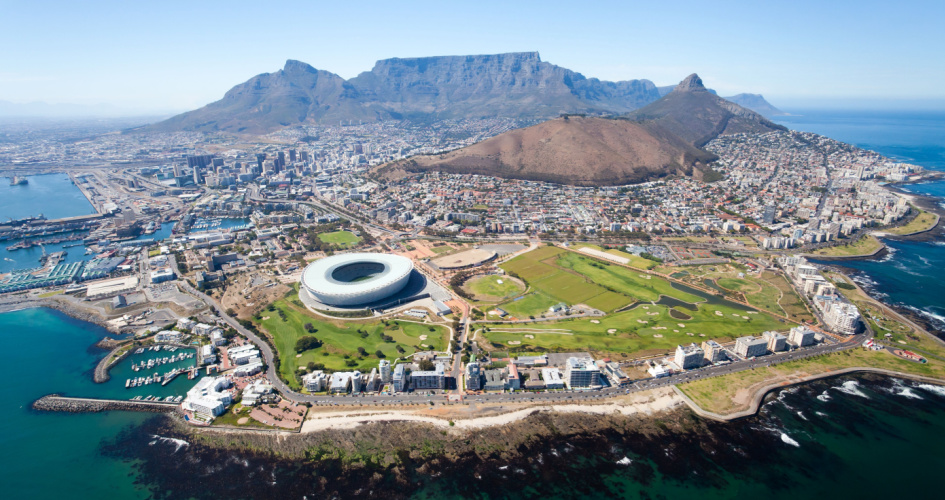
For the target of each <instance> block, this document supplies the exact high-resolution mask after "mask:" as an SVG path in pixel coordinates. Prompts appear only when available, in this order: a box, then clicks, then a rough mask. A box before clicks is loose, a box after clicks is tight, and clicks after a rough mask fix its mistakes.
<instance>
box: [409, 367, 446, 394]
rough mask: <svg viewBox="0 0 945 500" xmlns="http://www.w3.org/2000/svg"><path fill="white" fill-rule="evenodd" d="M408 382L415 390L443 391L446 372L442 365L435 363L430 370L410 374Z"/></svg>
mask: <svg viewBox="0 0 945 500" xmlns="http://www.w3.org/2000/svg"><path fill="white" fill-rule="evenodd" d="M398 366H399V365H398ZM410 380H411V382H412V385H413V388H414V389H415V390H419V389H444V388H446V370H445V369H444V368H443V365H442V364H439V363H437V364H436V365H435V366H434V367H433V369H432V370H428V371H419V370H418V371H415V372H411V373H410Z"/></svg>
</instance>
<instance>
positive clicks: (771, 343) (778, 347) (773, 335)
mask: <svg viewBox="0 0 945 500" xmlns="http://www.w3.org/2000/svg"><path fill="white" fill-rule="evenodd" d="M761 336H762V337H764V339H765V340H767V341H768V350H769V351H771V352H781V351H783V350H785V349H787V337H785V336H784V335H781V334H780V333H778V332H764V333H762V334H761Z"/></svg>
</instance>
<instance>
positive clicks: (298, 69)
mask: <svg viewBox="0 0 945 500" xmlns="http://www.w3.org/2000/svg"><path fill="white" fill-rule="evenodd" d="M282 71H285V72H286V73H315V72H317V71H318V70H317V69H315V68H314V67H312V66H311V65H310V64H306V63H304V62H302V61H296V60H295V59H289V60H287V61H286V62H285V67H284V68H282Z"/></svg>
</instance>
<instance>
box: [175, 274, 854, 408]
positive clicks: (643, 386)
mask: <svg viewBox="0 0 945 500" xmlns="http://www.w3.org/2000/svg"><path fill="white" fill-rule="evenodd" d="M180 285H181V286H182V287H183V288H184V289H185V290H186V291H187V292H188V293H191V294H193V295H194V296H195V297H198V298H199V299H201V300H202V301H204V302H205V303H206V304H207V305H209V306H212V307H213V308H215V309H217V311H218V312H219V315H220V317H221V318H222V319H223V320H224V321H225V322H226V323H227V324H228V325H230V326H232V327H233V328H234V329H236V331H238V332H239V333H240V334H241V335H244V336H246V338H248V339H249V340H251V341H252V342H253V343H254V344H256V345H257V346H258V347H259V351H260V352H261V353H262V355H263V358H264V359H265V360H266V366H267V368H266V377H267V378H268V379H269V381H270V383H272V386H273V387H274V388H275V389H276V390H278V391H279V392H280V393H282V396H283V397H285V398H286V399H289V400H291V401H295V402H297V403H312V404H317V405H327V406H332V405H380V406H383V405H385V404H391V405H401V404H433V403H434V400H440V399H442V398H444V397H445V394H446V391H425V390H424V391H416V392H411V393H396V394H390V395H386V394H361V395H342V396H314V395H310V394H301V393H298V392H296V391H294V390H292V389H291V388H290V387H289V386H288V385H286V383H285V382H283V381H282V379H280V378H279V374H278V373H277V372H276V369H275V364H274V363H273V353H272V348H271V347H270V346H269V344H268V343H266V342H265V341H263V339H261V338H259V336H258V335H256V334H255V333H253V332H251V331H249V330H247V329H246V328H244V327H243V326H242V325H240V324H239V322H238V321H236V319H234V318H232V317H231V316H229V315H228V314H226V312H225V311H223V310H221V309H220V306H219V304H217V303H216V301H215V300H213V298H211V297H209V296H207V295H205V294H203V293H201V292H199V291H197V290H195V289H194V288H193V287H191V286H190V285H189V284H188V283H187V282H185V281H181V282H180ZM467 326H468V322H467ZM465 336H466V331H465V328H464V333H463V337H465ZM867 338H869V335H868V334H865V333H864V334H860V335H855V336H853V337H850V338H849V340H847V341H845V342H842V343H835V344H820V345H817V346H814V347H808V348H803V349H799V350H795V351H789V352H782V353H778V354H770V355H767V356H764V357H761V358H755V359H754V360H750V361H736V362H732V363H730V364H727V365H722V366H708V367H704V368H699V369H696V370H690V371H687V372H683V373H680V374H676V375H672V376H669V377H664V378H659V379H652V378H651V379H643V380H638V381H636V382H634V383H633V384H632V385H630V386H629V387H609V388H606V389H601V390H594V391H556V392H538V393H530V392H529V393H525V392H523V393H488V394H467V395H466V396H465V398H466V399H467V400H469V401H475V402H489V403H495V402H510V403H511V402H529V401H543V402H554V401H569V400H570V401H578V400H592V399H603V398H607V397H611V396H616V395H620V394H629V393H632V392H639V391H645V390H650V389H655V388H658V387H666V386H671V385H675V384H679V383H685V382H692V381H695V380H700V379H703V378H707V377H716V376H720V375H727V374H729V373H736V372H740V371H744V370H751V369H754V368H760V367H765V366H771V365H775V364H778V363H785V362H789V361H795V360H798V359H803V358H808V357H811V356H818V355H821V354H827V353H832V352H838V351H842V350H846V349H852V348H855V347H859V346H860V345H861V344H862V343H863V342H864V341H865V340H866V339H867ZM457 357H458V356H457ZM454 369H455V367H454ZM454 373H455V372H454ZM457 384H458V380H457Z"/></svg>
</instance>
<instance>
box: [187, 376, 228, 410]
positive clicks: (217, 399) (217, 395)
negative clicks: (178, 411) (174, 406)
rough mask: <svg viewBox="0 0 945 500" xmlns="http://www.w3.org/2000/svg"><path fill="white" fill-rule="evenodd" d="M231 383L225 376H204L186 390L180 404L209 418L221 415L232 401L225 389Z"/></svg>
mask: <svg viewBox="0 0 945 500" xmlns="http://www.w3.org/2000/svg"><path fill="white" fill-rule="evenodd" d="M231 385H232V383H231V382H230V379H228V378H226V377H204V378H202V379H200V381H199V382H197V384H196V385H194V387H193V388H191V389H190V390H189V391H187V397H186V398H185V399H184V402H183V403H181V406H182V407H183V408H184V409H185V410H190V411H192V412H194V413H195V414H199V415H203V416H205V417H209V418H212V417H216V416H218V415H221V414H222V413H223V411H224V410H225V409H226V407H227V406H228V405H229V404H230V403H232V402H233V396H232V395H231V394H230V393H229V392H228V391H226V389H228V388H229V387H230V386H231Z"/></svg>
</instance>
